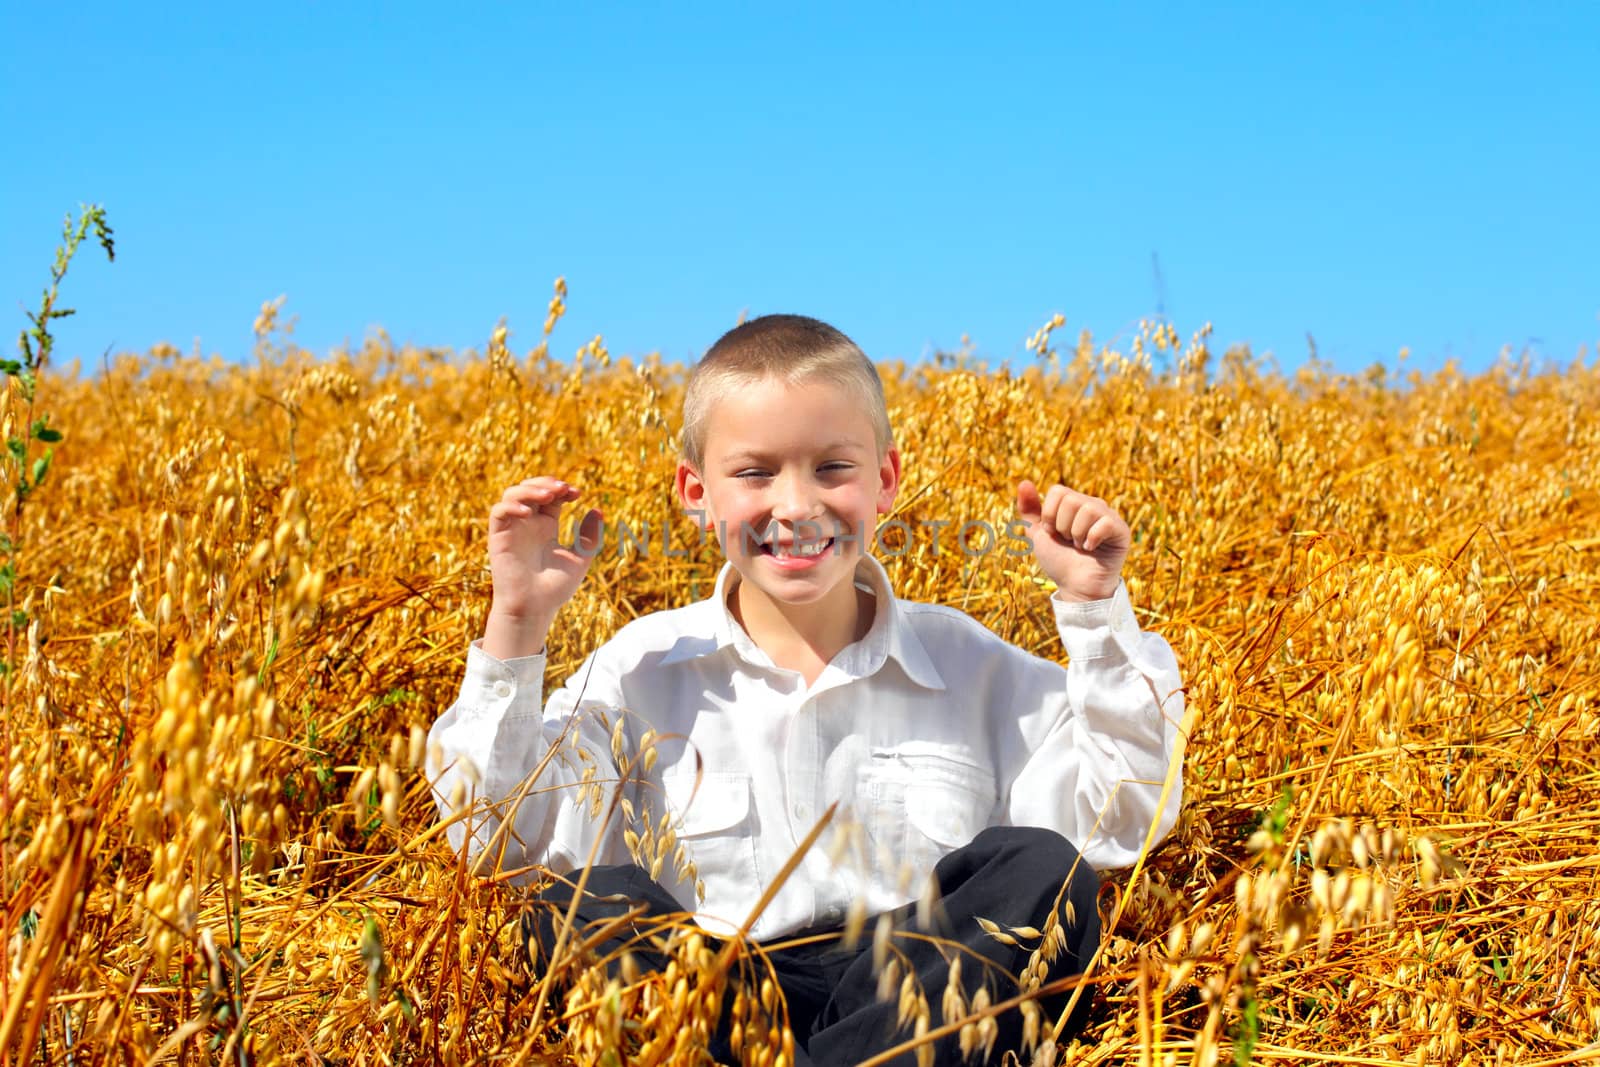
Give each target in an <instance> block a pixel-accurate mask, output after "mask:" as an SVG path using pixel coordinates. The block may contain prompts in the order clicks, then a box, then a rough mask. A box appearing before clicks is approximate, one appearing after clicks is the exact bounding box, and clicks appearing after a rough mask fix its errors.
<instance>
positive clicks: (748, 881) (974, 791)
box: [429, 557, 1183, 939]
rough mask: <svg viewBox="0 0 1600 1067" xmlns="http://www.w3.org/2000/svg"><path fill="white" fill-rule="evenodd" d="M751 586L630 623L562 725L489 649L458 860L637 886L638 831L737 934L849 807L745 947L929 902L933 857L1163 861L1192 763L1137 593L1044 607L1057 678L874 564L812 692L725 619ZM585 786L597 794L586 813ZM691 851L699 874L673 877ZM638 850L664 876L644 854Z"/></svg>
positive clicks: (447, 806) (434, 760)
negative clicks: (861, 625)
mask: <svg viewBox="0 0 1600 1067" xmlns="http://www.w3.org/2000/svg"><path fill="white" fill-rule="evenodd" d="M738 580H739V578H738V574H737V572H735V571H734V569H733V567H732V566H731V565H724V567H723V569H722V573H721V574H720V575H719V577H718V579H717V585H716V589H715V591H714V592H713V593H712V595H711V596H710V598H709V599H706V600H702V601H699V602H698V603H694V604H691V605H689V606H687V607H683V608H678V609H675V610H671V611H662V612H657V613H655V614H651V615H647V616H645V617H643V618H640V619H637V620H635V621H633V622H631V623H629V624H628V625H627V626H625V627H623V628H622V630H621V631H619V632H618V633H617V635H616V636H615V637H613V638H612V639H611V640H610V641H608V642H606V643H605V644H604V645H603V646H601V647H600V648H599V649H598V650H597V651H595V652H594V653H593V654H592V655H590V656H589V657H588V659H586V660H585V661H584V663H583V665H582V666H581V667H580V668H579V670H578V671H577V673H576V674H574V675H573V676H572V678H571V679H570V680H568V682H567V684H566V685H565V686H563V687H562V688H561V689H559V690H557V691H556V692H555V693H553V694H551V696H550V699H549V701H548V703H545V702H543V701H542V699H541V698H542V695H543V679H544V670H545V658H544V656H543V655H537V656H526V657H522V658H518V659H513V660H508V661H501V660H497V659H495V658H493V657H491V656H489V655H488V654H486V653H484V652H483V651H482V650H481V648H479V647H478V645H477V643H474V645H473V646H472V648H471V649H470V650H469V651H468V653H467V672H466V678H465V680H464V681H463V683H462V686H461V695H460V697H459V699H458V700H457V701H456V703H455V704H454V705H453V706H452V707H451V708H450V709H449V710H448V711H446V712H445V713H444V715H443V716H441V717H440V719H439V720H438V722H436V723H435V724H434V726H433V730H432V732H431V733H430V734H429V742H430V744H429V752H430V755H429V775H430V778H431V779H432V780H433V782H434V791H435V792H434V799H435V801H436V803H437V804H438V806H439V809H440V812H441V814H442V815H444V816H445V817H447V818H448V817H449V816H450V815H451V814H452V813H453V809H452V805H451V799H452V795H453V794H454V795H455V797H456V798H457V799H464V800H465V804H463V807H464V808H473V807H475V808H476V814H474V815H472V816H470V817H469V819H468V820H467V823H463V822H460V821H458V822H456V823H455V824H453V825H451V826H450V827H449V828H448V830H447V833H448V836H449V839H450V841H451V843H452V844H453V845H454V846H455V847H456V848H457V849H461V848H463V847H466V848H467V849H468V852H469V854H474V855H475V854H476V853H478V852H480V851H481V850H482V849H483V848H484V847H485V845H486V844H492V845H493V847H494V848H495V849H496V850H498V849H499V848H500V847H501V846H502V844H503V845H504V847H505V852H504V854H503V855H502V857H501V865H502V866H503V867H505V868H507V869H510V868H516V867H523V866H527V865H529V864H535V863H539V864H544V865H546V866H548V867H550V868H551V869H553V870H555V871H557V872H558V873H559V872H563V871H567V870H571V869H573V868H576V867H581V866H582V865H583V864H584V863H586V862H588V861H589V858H590V855H591V851H592V853H593V858H594V862H595V863H596V864H610V863H627V862H636V861H637V857H635V856H633V855H631V854H630V847H629V841H628V837H629V834H626V833H624V829H625V828H626V829H627V830H628V831H629V832H630V833H638V832H640V831H641V829H642V828H643V827H645V826H646V825H648V827H649V828H651V829H652V830H654V831H655V832H656V841H657V843H660V842H661V841H663V840H665V841H666V843H667V844H668V846H669V847H668V848H667V849H666V852H667V853H668V856H667V858H666V860H665V861H664V864H663V865H662V867H661V868H660V869H659V877H658V880H659V881H660V882H661V884H662V885H663V886H665V887H666V888H667V889H668V890H669V891H670V892H672V894H673V895H674V896H675V897H676V898H677V900H678V901H679V902H680V903H681V904H683V906H684V908H685V910H686V911H690V912H694V913H695V916H696V920H697V921H698V922H699V923H700V925H702V926H704V927H706V928H708V929H710V930H712V931H715V932H719V933H727V932H728V931H730V930H732V929H735V928H737V927H738V926H739V925H740V924H741V923H742V922H743V921H744V920H745V919H746V918H747V917H748V915H749V913H750V912H751V910H752V909H753V908H754V906H755V905H756V903H757V901H758V900H759V898H760V897H761V895H762V893H763V892H764V891H765V890H766V888H767V887H768V885H769V884H770V883H771V881H772V880H773V879H774V878H775V876H776V875H777V874H778V872H779V869H780V868H781V867H782V866H783V865H784V863H785V862H786V861H788V859H789V858H790V856H791V855H793V854H794V852H795V850H796V846H797V844H798V843H799V841H800V840H802V839H803V838H804V837H805V835H806V834H807V833H808V832H809V831H810V830H811V829H812V827H813V826H814V825H815V824H816V823H817V821H818V820H819V819H820V818H821V817H822V816H823V814H824V812H825V811H826V810H827V808H828V806H829V805H830V804H834V803H836V802H837V804H838V809H837V811H836V812H835V815H834V818H833V820H832V821H831V822H830V824H829V827H828V828H827V829H826V830H825V831H824V832H823V836H822V837H821V838H819V840H818V843H817V845H816V846H815V847H813V848H812V849H811V850H810V851H809V852H808V853H807V854H806V855H805V857H804V858H803V860H802V861H801V864H800V866H799V867H798V868H797V869H796V870H795V872H794V873H793V875H792V876H791V877H790V878H789V879H788V880H787V881H786V882H785V883H784V884H783V885H782V887H781V888H780V889H779V890H778V893H777V895H776V897H775V898H774V899H773V900H772V901H771V903H770V904H769V905H768V907H767V908H766V909H765V910H764V911H763V912H762V913H761V915H760V916H759V917H758V919H757V920H756V922H755V923H754V925H753V926H752V928H751V934H752V936H754V937H756V938H757V939H766V938H771V937H775V936H778V935H781V934H785V933H789V932H791V931H793V930H796V929H800V928H802V927H806V926H809V925H812V924H816V923H839V922H842V921H843V919H844V917H845V915H846V913H847V909H848V908H849V906H850V904H851V902H852V901H853V900H855V899H857V898H858V897H859V898H862V899H864V901H865V903H866V906H867V909H868V912H869V914H876V913H878V912H881V911H886V910H889V909H891V908H895V907H899V906H900V905H902V904H906V903H909V902H910V901H912V900H915V899H916V898H917V897H918V896H919V895H920V893H921V891H922V887H923V885H924V883H925V880H926V879H927V877H928V875H929V874H930V873H931V872H932V870H933V866H934V864H935V863H936V862H938V860H939V859H940V857H942V856H944V855H946V854H947V853H949V852H952V851H954V850H955V849H956V848H958V847H960V846H961V845H964V844H966V843H967V842H968V841H970V840H971V839H972V838H973V837H974V836H976V835H977V833H978V832H979V831H980V830H982V829H984V828H985V827H988V826H998V825H1015V826H1041V827H1049V828H1051V829H1054V830H1057V831H1059V832H1060V833H1061V834H1062V835H1063V836H1065V837H1066V838H1067V839H1068V840H1070V841H1071V842H1072V843H1073V844H1074V845H1076V846H1077V847H1078V850H1079V851H1080V852H1081V853H1082V855H1083V858H1084V860H1085V862H1087V863H1090V864H1092V865H1093V866H1095V867H1096V868H1111V867H1122V866H1127V865H1129V864H1131V863H1133V862H1134V861H1135V859H1136V858H1137V857H1138V854H1139V850H1140V848H1141V847H1142V846H1143V844H1144V841H1145V838H1146V835H1147V834H1148V832H1149V830H1150V827H1151V825H1152V824H1154V825H1155V827H1156V836H1157V838H1158V839H1159V838H1160V837H1162V836H1165V834H1166V833H1167V832H1168V831H1169V830H1170V829H1171V828H1172V825H1173V823H1174V822H1175V821H1176V819H1177V814H1178V807H1179V804H1180V802H1181V798H1182V784H1181V779H1175V781H1174V785H1173V787H1172V789H1171V790H1170V791H1169V793H1168V795H1167V798H1166V803H1165V804H1164V805H1163V804H1161V803H1160V798H1161V792H1162V783H1163V781H1164V779H1165V778H1166V777H1167V773H1168V768H1169V766H1172V765H1174V763H1179V764H1181V759H1182V746H1181V744H1180V737H1179V730H1178V724H1179V721H1180V720H1181V719H1182V717H1183V694H1182V692H1181V691H1180V690H1179V686H1180V684H1181V683H1180V680H1179V677H1178V667H1177V661H1176V659H1175V657H1174V656H1173V653H1172V650H1171V648H1169V647H1168V645H1167V643H1166V642H1165V641H1164V640H1162V639H1161V638H1160V637H1158V636H1156V635H1154V634H1149V633H1144V632H1141V631H1140V629H1139V626H1138V623H1137V622H1136V621H1135V619H1134V615H1133V609H1132V607H1131V605H1130V604H1129V602H1128V594H1127V590H1126V587H1125V586H1120V585H1119V586H1118V589H1117V592H1116V593H1115V594H1114V595H1113V596H1112V597H1110V598H1109V599H1107V600H1100V601H1093V602H1089V603H1069V602H1066V601H1063V600H1061V599H1059V598H1055V597H1052V598H1051V604H1052V606H1053V608H1054V610H1055V617H1056V625H1057V628H1058V630H1059V631H1060V634H1061V641H1062V644H1063V645H1065V646H1066V651H1067V656H1068V666H1067V667H1065V668H1063V667H1062V666H1061V665H1060V664H1057V663H1053V662H1050V661H1048V660H1044V659H1040V658H1039V657H1037V656H1033V655H1030V654H1028V653H1026V652H1024V651H1022V650H1021V649H1019V648H1017V647H1016V646H1014V645H1011V644H1008V643H1007V642H1005V641H1003V640H1001V639H1000V638H999V637H998V636H996V635H995V634H994V633H993V632H991V631H990V630H988V629H986V628H985V627H984V626H983V625H982V624H980V623H978V622H977V621H976V620H974V619H973V618H971V617H970V616H968V615H965V614H963V613H962V612H960V611H956V610H955V609H953V608H947V607H938V606H934V605H930V604H919V603H913V602H909V601H904V600H900V599H898V598H896V597H895V596H894V594H893V591H892V590H891V589H890V587H889V580H888V575H887V574H886V573H885V572H884V570H883V567H882V566H881V565H880V564H879V563H878V562H877V561H876V560H874V559H872V558H870V557H865V558H863V559H862V561H861V563H860V564H859V566H858V568H857V571H856V581H857V585H858V586H859V587H860V588H863V589H865V590H867V591H868V592H871V593H872V594H873V595H874V597H875V598H876V608H875V611H874V617H873V621H872V625H871V628H870V629H869V630H868V632H867V634H866V636H865V637H863V638H862V639H861V640H859V641H857V642H855V643H854V644H852V645H850V646H848V647H847V648H845V649H844V650H842V651H841V652H840V653H839V654H838V655H837V656H835V657H834V659H833V661H832V662H831V663H829V664H828V666H827V667H826V668H825V669H824V670H823V672H822V674H821V675H820V676H819V677H818V678H817V680H816V681H815V682H814V683H813V684H812V685H811V686H809V687H807V686H806V684H805V682H804V680H803V679H802V677H801V676H800V675H799V673H797V672H795V671H789V670H784V669H781V668H779V667H777V666H775V665H774V664H773V662H772V660H771V659H770V658H769V657H768V656H767V654H766V653H764V652H763V651H762V650H761V649H760V648H759V647H757V646H756V644H755V643H754V642H753V641H751V639H750V637H749V635H748V634H746V633H745V631H744V629H743V628H742V627H741V626H740V625H739V624H738V622H737V621H735V620H734V618H733V616H732V615H731V614H730V612H729V610H728V608H727V594H728V593H729V591H730V590H731V588H732V586H731V584H730V583H733V582H737V581H738ZM541 704H543V714H542V716H541V712H540V709H541ZM619 711H621V712H624V714H622V715H621V716H620V719H621V722H622V724H623V725H622V728H621V736H620V737H614V735H613V728H614V727H615V726H616V723H617V721H618V719H619V714H618V713H619ZM575 712H576V714H575ZM652 728H653V729H654V730H655V732H656V735H657V737H658V738H660V740H659V741H658V742H657V744H656V745H655V748H656V756H655V757H654V760H653V766H651V768H650V769H649V770H648V772H646V771H645V770H644V769H643V766H642V764H643V762H644V760H643V754H642V753H641V752H640V750H639V745H640V741H641V737H642V736H643V735H644V734H645V732H646V731H647V730H648V729H652ZM686 741H687V742H688V743H686ZM614 742H620V743H616V744H614ZM580 749H581V750H582V751H581V752H580ZM696 753H698V761H699V764H698V771H699V773H697V757H696ZM618 754H620V757H621V758H622V759H624V760H631V761H632V768H631V773H630V776H629V780H628V782H627V784H626V786H625V788H624V790H623V793H622V797H621V798H619V799H625V800H626V802H627V809H623V808H622V807H621V805H620V804H619V805H618V808H617V810H615V811H614V812H613V814H611V816H610V818H609V821H608V822H606V823H605V825H604V827H602V820H601V819H597V818H595V817H593V813H594V812H595V811H597V810H598V811H602V812H603V811H604V809H605V808H606V807H607V806H610V804H611V802H612V800H613V798H614V796H615V793H614V790H615V783H616V782H617V781H618V778H619V774H618V763H617V755H618ZM541 764H543V769H542V770H540V771H539V773H538V774H537V776H536V777H533V774H534V772H535V770H536V769H537V768H539V767H540V766H541ZM586 768H588V771H587V775H588V778H589V779H590V781H591V782H599V783H601V784H600V785H598V786H594V785H591V786H589V787H588V789H587V790H584V789H582V788H581V787H582V785H583V780H584V778H585V773H586ZM1174 773H1175V774H1177V773H1180V772H1179V771H1178V770H1175V771H1174ZM697 779H698V786H697V785H696V782H697ZM530 781H531V785H530V784H528V783H529V782H530ZM580 792H581V793H582V794H583V795H579V794H580ZM691 795H692V802H691ZM478 798H489V799H490V800H492V801H495V802H503V803H501V804H500V810H499V811H498V812H495V811H493V810H492V805H491V806H490V810H486V809H485V806H484V805H475V804H474V802H475V801H476V800H477V799H478ZM507 798H512V799H511V800H507ZM507 810H510V811H512V814H511V815H510V823H509V825H508V826H506V827H504V832H503V833H500V834H499V835H498V839H496V834H497V830H499V829H500V828H501V823H502V822H503V821H504V819H505V818H506V815H505V812H506V811H507ZM630 815H631V818H630ZM663 819H665V822H663V821H662V820H663ZM669 828H670V830H671V832H672V834H673V835H674V836H675V838H676V841H675V842H674V841H673V840H672V839H671V838H667V837H666V831H667V830H668V829H669ZM679 844H681V845H682V846H683V847H682V853H681V858H682V859H683V860H685V861H687V862H689V863H692V864H693V866H694V870H693V871H688V870H682V871H680V870H675V868H676V867H677V864H676V863H675V858H676V857H677V856H678V853H679V850H678V847H677V846H678V845H679ZM644 846H645V851H646V854H645V855H644V857H643V862H642V865H643V866H645V867H646V868H649V867H651V865H652V858H653V855H654V853H653V852H650V840H649V837H648V834H647V836H646V839H645V842H644ZM697 882H698V883H699V887H700V889H701V890H702V891H703V897H700V898H698V899H697V892H696V887H697Z"/></svg>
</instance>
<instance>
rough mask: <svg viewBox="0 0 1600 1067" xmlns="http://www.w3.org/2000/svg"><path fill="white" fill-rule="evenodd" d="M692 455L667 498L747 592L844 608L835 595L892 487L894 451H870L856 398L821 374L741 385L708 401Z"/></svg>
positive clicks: (896, 469) (896, 476)
mask: <svg viewBox="0 0 1600 1067" xmlns="http://www.w3.org/2000/svg"><path fill="white" fill-rule="evenodd" d="M703 455H704V457H705V458H704V463H703V468H704V469H703V470H699V471H697V470H695V469H694V468H692V467H691V466H689V464H688V463H686V462H680V463H679V464H678V476H677V486H678V496H679V499H680V501H681V502H682V503H683V506H684V507H685V508H687V509H689V510H690V511H691V512H695V511H698V512H700V515H701V519H702V521H703V523H704V525H705V526H706V528H708V529H710V530H712V531H713V532H715V533H716V535H717V537H718V539H719V541H720V542H721V544H722V549H723V551H724V552H725V553H726V554H727V557H728V561H729V562H730V563H732V564H733V565H734V567H735V568H736V569H737V570H738V571H739V574H740V575H741V576H742V577H743V579H744V580H745V581H747V582H749V583H750V584H751V585H752V586H754V587H755V589H754V590H752V592H755V591H759V593H761V594H765V595H766V596H768V597H770V598H772V599H773V600H775V601H780V602H782V603H784V604H790V605H802V604H817V603H821V602H824V601H825V600H828V595H829V594H830V593H834V594H835V597H834V598H833V599H832V600H828V602H830V603H839V604H844V603H846V602H848V604H849V605H850V609H851V610H854V603H855V600H854V596H853V594H850V595H847V596H841V595H840V594H844V593H848V591H849V590H850V588H851V577H852V575H853V574H854V572H855V567H856V562H857V561H858V560H859V559H860V558H861V556H862V555H863V553H864V552H865V549H866V545H868V544H870V543H871V542H870V539H871V538H872V536H873V534H874V531H875V530H876V528H877V517H878V516H879V515H882V514H885V513H887V512H888V511H889V509H890V508H891V507H892V506H893V504H894V498H895V493H896V491H898V489H899V487H900V454H899V453H898V452H897V451H895V450H894V449H892V448H891V449H889V450H888V452H887V453H886V454H884V455H882V456H880V455H878V445H877V441H876V439H875V437H874V435H873V432H872V420H871V419H870V418H869V417H868V415H867V413H866V412H865V411H864V410H862V405H861V403H860V402H859V401H858V400H857V399H856V398H855V397H854V396H852V395H851V394H850V393H849V392H847V391H846V390H844V389H842V388H840V387H839V386H836V385H832V384H829V383H826V382H802V383H800V384H798V385H788V384H786V383H784V382H781V381H778V380H775V379H762V380H759V381H755V382H751V383H749V384H748V385H741V386H739V387H738V388H736V389H734V390H732V391H730V392H729V393H728V395H727V396H726V397H724V398H723V399H722V400H720V401H718V402H717V404H716V405H715V407H713V408H712V410H711V412H710V416H709V418H708V419H707V422H706V434H705V448H704V450H703ZM841 586H842V589H841Z"/></svg>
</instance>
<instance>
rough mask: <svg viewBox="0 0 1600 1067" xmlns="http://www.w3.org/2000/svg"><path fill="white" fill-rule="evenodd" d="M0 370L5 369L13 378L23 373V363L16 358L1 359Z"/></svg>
mask: <svg viewBox="0 0 1600 1067" xmlns="http://www.w3.org/2000/svg"><path fill="white" fill-rule="evenodd" d="M0 370H3V371H5V372H6V373H7V374H9V375H11V376H12V377H13V378H14V377H16V376H17V375H18V374H20V373H22V363H21V361H20V360H15V359H0Z"/></svg>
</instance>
